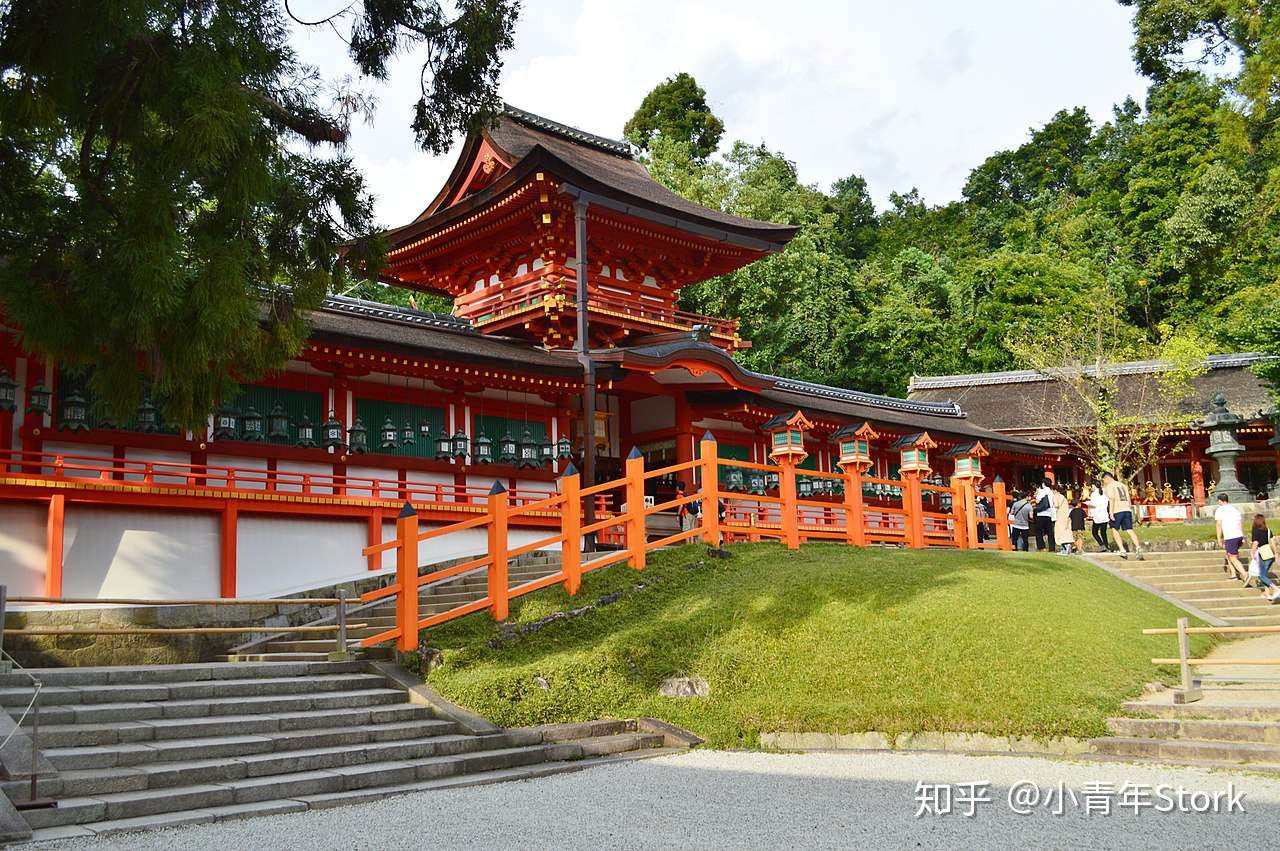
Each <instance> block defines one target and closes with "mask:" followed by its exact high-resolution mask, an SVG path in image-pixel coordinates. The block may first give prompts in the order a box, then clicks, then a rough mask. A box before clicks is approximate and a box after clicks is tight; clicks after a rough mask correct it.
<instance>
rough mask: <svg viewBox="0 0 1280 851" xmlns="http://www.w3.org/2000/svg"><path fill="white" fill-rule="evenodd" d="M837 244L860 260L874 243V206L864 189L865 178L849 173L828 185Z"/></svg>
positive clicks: (865, 186)
mask: <svg viewBox="0 0 1280 851" xmlns="http://www.w3.org/2000/svg"><path fill="white" fill-rule="evenodd" d="M831 201H832V207H833V208H834V210H835V214H836V230H837V232H838V233H839V235H840V236H839V239H840V243H839V247H840V250H841V251H842V252H843V253H844V255H845V256H846V257H848V258H849V259H850V260H861V259H862V258H864V257H866V256H867V255H868V254H870V253H871V249H872V247H874V246H875V242H876V218H877V217H876V205H875V204H874V203H873V202H872V200H871V195H870V194H869V193H868V192H867V181H866V179H865V178H863V177H862V176H861V175H857V174H851V175H849V176H848V177H842V178H840V179H839V180H837V181H836V182H835V183H833V184H831Z"/></svg>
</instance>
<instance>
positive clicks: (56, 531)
mask: <svg viewBox="0 0 1280 851" xmlns="http://www.w3.org/2000/svg"><path fill="white" fill-rule="evenodd" d="M66 506H67V498H66V496H64V495H63V494H60V493H55V494H54V495H53V496H51V497H49V522H48V526H47V528H46V530H45V532H46V534H45V559H46V561H45V570H44V595H45V596H46V597H61V596H62V534H63V529H64V526H65V519H66Z"/></svg>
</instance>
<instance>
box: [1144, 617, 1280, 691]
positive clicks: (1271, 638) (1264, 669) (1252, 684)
mask: <svg viewBox="0 0 1280 851" xmlns="http://www.w3.org/2000/svg"><path fill="white" fill-rule="evenodd" d="M1276 605H1277V607H1280V603H1277V604H1276ZM1166 640H1167V641H1168V646H1169V648H1170V649H1169V658H1171V659H1172V658H1174V657H1176V656H1177V655H1178V645H1177V638H1176V637H1175V636H1169V637H1168V638H1167V639H1166ZM1162 652H1163V651H1162ZM1205 658H1206V659H1214V660H1221V664H1217V665H1201V666H1197V667H1196V668H1194V669H1192V670H1193V673H1194V674H1196V675H1198V676H1200V677H1203V678H1204V682H1203V686H1202V688H1203V691H1204V698H1203V700H1204V702H1205V703H1212V704H1215V705H1222V704H1228V705H1230V704H1263V705H1268V706H1277V705H1280V666H1276V665H1232V664H1231V660H1232V659H1280V633H1275V632H1272V633H1266V634H1264V635H1255V636H1251V637H1245V638H1240V639H1238V640H1235V641H1228V642H1226V643H1223V644H1219V645H1218V646H1217V647H1215V648H1213V649H1212V650H1210V651H1209V653H1208V655H1207V656H1206V657H1205ZM1140 700H1141V701H1142V702H1144V703H1156V704H1167V703H1171V702H1172V701H1173V692H1172V691H1162V692H1155V693H1154V694H1148V695H1145V696H1143V697H1142V698H1140Z"/></svg>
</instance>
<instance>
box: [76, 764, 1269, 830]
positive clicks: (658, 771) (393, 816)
mask: <svg viewBox="0 0 1280 851" xmlns="http://www.w3.org/2000/svg"><path fill="white" fill-rule="evenodd" d="M974 781H989V782H990V784H991V785H990V786H989V787H987V788H988V789H989V794H990V797H991V799H992V800H991V803H980V804H977V805H976V809H977V813H976V815H975V816H974V817H973V818H966V817H964V816H962V815H959V814H955V813H953V814H951V815H942V816H938V815H924V816H921V817H919V818H917V817H916V816H915V813H916V811H917V809H918V807H919V804H918V803H917V783H918V782H926V783H931V784H957V783H971V782H974ZM1026 781H1031V782H1033V783H1034V784H1036V786H1037V788H1039V790H1040V792H1041V796H1042V797H1043V795H1044V793H1045V792H1046V791H1049V790H1052V791H1051V793H1050V794H1052V795H1053V796H1054V800H1052V801H1050V802H1049V803H1048V805H1046V804H1045V803H1043V802H1041V803H1039V804H1037V805H1035V806H1033V807H1030V809H1031V810H1033V812H1031V814H1029V815H1017V814H1014V813H1013V812H1011V810H1010V807H1009V804H1008V795H1009V792H1010V789H1011V788H1012V787H1014V786H1015V784H1019V783H1023V782H1026ZM1229 782H1230V783H1234V784H1235V788H1236V790H1237V791H1239V792H1243V795H1244V798H1243V806H1244V808H1245V812H1244V813H1239V812H1235V813H1231V814H1225V813H1224V814H1219V815H1212V814H1196V813H1185V814H1179V813H1168V814H1162V813H1160V812H1156V811H1154V809H1153V808H1151V807H1143V808H1142V810H1141V812H1140V813H1139V814H1137V815H1135V814H1134V813H1133V812H1132V811H1131V810H1129V809H1124V810H1121V809H1120V808H1119V803H1120V795H1119V794H1118V793H1119V790H1120V788H1121V787H1122V786H1123V785H1124V784H1126V783H1129V784H1147V787H1149V788H1152V789H1153V788H1154V787H1155V786H1157V785H1159V784H1168V785H1170V786H1172V787H1174V788H1176V787H1178V786H1183V787H1185V788H1186V789H1188V790H1202V791H1206V792H1218V791H1223V790H1226V789H1227V784H1228V783H1229ZM1060 783H1061V784H1063V788H1064V789H1066V790H1068V793H1067V795H1066V796H1065V797H1064V798H1063V800H1064V801H1065V807H1064V809H1065V814H1063V815H1055V814H1054V812H1053V811H1054V810H1055V809H1057V808H1058V797H1057V796H1058V792H1059V784H1060ZM1090 783H1109V784H1112V785H1114V787H1115V789H1116V791H1117V794H1116V795H1115V796H1112V797H1111V798H1110V800H1111V807H1112V813H1111V814H1110V815H1101V814H1089V815H1086V814H1085V809H1084V808H1085V805H1086V797H1085V795H1084V793H1085V792H1086V790H1087V785H1088V784H1090ZM1019 788H1025V787H1019ZM952 790H953V799H952V809H953V810H957V811H958V810H961V809H965V807H963V806H958V805H957V803H956V800H955V798H954V792H955V787H952ZM1071 792H1075V793H1076V796H1077V803H1076V804H1075V805H1073V804H1072V803H1071V798H1070V793H1071ZM1105 797H1107V796H1105V795H1098V796H1090V799H1091V800H1094V801H1100V800H1101V799H1103V798H1105ZM1024 800H1025V799H1024ZM1138 800H1139V801H1141V800H1142V798H1141V795H1139V798H1138ZM1149 800H1150V801H1151V803H1152V804H1155V803H1156V799H1155V797H1154V796H1153V797H1152V798H1150V799H1149ZM1203 800H1204V799H1201V802H1203ZM1191 803H1196V801H1194V800H1193V801H1191ZM1161 806H1165V805H1164V804H1161ZM1224 806H1225V804H1224ZM1277 824H1280V778H1260V777H1256V776H1252V775H1244V774H1225V773H1216V772H1207V771H1201V770H1196V769H1190V768H1176V769H1175V768H1164V767H1152V766H1138V765H1128V764H1122V763H1074V762H1063V761H1053V760H1044V759H1036V758H1032V757H967V756H961V755H954V754H952V755H943V754H894V753H843V754H805V755H782V754H760V753H731V752H717V751H694V752H692V753H689V754H682V755H679V756H674V757H664V758H660V759H652V760H644V761H639V762H632V763H625V764H620V765H617V766H610V767H607V768H597V769H592V770H588V771H583V772H576V773H573V774H566V775H559V776H555V777H550V778H545V779H541V780H533V781H524V782H520V783H507V784H500V785H496V786H484V787H478V788H473V789H460V790H453V791H446V792H428V793H419V794H416V795H411V796H404V797H395V798H387V799H384V800H381V801H377V802H374V803H370V804H361V805H356V806H351V807H342V808H338V809H332V810H322V811H315V812H306V813H298V814H296V815H285V816H268V817H264V818H259V819H252V820H248V821H242V822H223V823H219V824H210V825H198V826H194V827H187V828H178V829H173V830H166V831H161V832H154V833H149V834H134V835H129V836H119V837H111V838H108V839H103V840H97V841H87V842H86V841H82V840H76V841H73V842H66V843H58V844H57V845H56V846H54V847H57V848H60V849H61V848H66V849H74V848H83V847H93V848H95V849H98V848H119V849H129V851H148V849H157V851H184V849H219V851H222V849H241V848H246V849H249V848H253V849H257V848H263V849H266V848H303V849H307V851H323V850H324V849H351V848H356V849H398V848H405V849H409V848H413V849H421V848H423V847H431V848H443V849H469V848H513V849H514V848H520V849H527V848H558V849H560V848H582V849H610V848H628V849H632V848H641V849H644V848H695V849H724V848H778V847H797V846H803V847H805V848H848V847H855V846H860V847H869V848H977V847H1033V848H1071V849H1073V851H1078V849H1093V848H1097V849H1103V848H1105V849H1116V848H1123V849H1129V848H1153V849H1155V848H1159V849H1168V848H1208V847H1217V848H1246V847H1271V846H1272V845H1273V844H1274V838H1275V831H1276V825H1277Z"/></svg>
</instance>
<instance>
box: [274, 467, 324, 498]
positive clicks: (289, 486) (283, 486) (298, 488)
mask: <svg viewBox="0 0 1280 851" xmlns="http://www.w3.org/2000/svg"><path fill="white" fill-rule="evenodd" d="M276 473H277V475H278V474H280V473H297V474H298V476H296V477H288V478H286V479H285V480H280V479H279V478H277V480H276V490H278V491H280V492H281V493H302V479H301V476H302V475H303V474H309V475H312V476H324V477H325V478H324V482H325V484H324V485H316V484H312V486H311V492H312V493H314V494H332V493H333V488H332V487H330V486H329V484H328V482H329V481H330V478H331V477H332V476H333V465H332V464H308V463H305V462H302V461H279V462H277V463H276Z"/></svg>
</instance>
